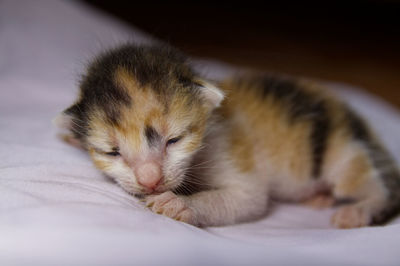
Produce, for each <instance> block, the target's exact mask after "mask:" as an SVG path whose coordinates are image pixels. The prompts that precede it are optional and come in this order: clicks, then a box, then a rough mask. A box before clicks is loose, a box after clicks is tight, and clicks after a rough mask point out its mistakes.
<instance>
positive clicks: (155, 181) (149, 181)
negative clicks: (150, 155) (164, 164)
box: [135, 163, 162, 190]
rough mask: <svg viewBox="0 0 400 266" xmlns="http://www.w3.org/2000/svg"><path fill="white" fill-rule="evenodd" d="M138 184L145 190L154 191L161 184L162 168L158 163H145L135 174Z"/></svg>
mask: <svg viewBox="0 0 400 266" xmlns="http://www.w3.org/2000/svg"><path fill="white" fill-rule="evenodd" d="M135 174H136V178H137V182H138V183H139V184H140V185H142V186H143V187H145V188H148V189H150V190H154V189H155V188H156V187H157V186H158V185H159V184H160V182H161V179H162V173H161V167H160V166H159V165H158V164H156V163H145V164H143V165H141V166H140V167H138V169H137V170H136V172H135Z"/></svg>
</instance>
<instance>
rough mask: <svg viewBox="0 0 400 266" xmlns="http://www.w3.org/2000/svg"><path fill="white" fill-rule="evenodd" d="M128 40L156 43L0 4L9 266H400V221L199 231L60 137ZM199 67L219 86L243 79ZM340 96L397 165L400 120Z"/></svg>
mask: <svg viewBox="0 0 400 266" xmlns="http://www.w3.org/2000/svg"><path fill="white" fill-rule="evenodd" d="M132 14H133V15H134V10H132ZM126 40H130V41H135V42H148V41H151V38H150V37H149V36H147V35H146V34H144V33H142V32H141V31H139V30H138V29H133V28H130V27H127V26H126V25H124V24H121V23H119V22H117V21H115V20H114V19H112V18H109V17H107V16H105V15H103V14H99V13H97V12H95V11H93V10H91V9H90V8H88V7H86V6H84V5H82V4H80V3H78V2H71V1H50V0H40V1H7V0H6V1H1V2H0V265H36V264H38V265H92V264H96V265H125V264H126V265H157V264H159V265H400V219H396V220H395V221H393V222H392V223H390V224H388V225H386V226H381V227H368V228H362V229H354V230H337V229H332V228H331V227H330V226H329V216H330V215H331V214H332V212H333V210H324V211H315V210H311V209H307V208H305V207H301V206H297V205H289V204H286V205H285V204H279V205H277V206H276V205H275V206H274V207H273V209H272V211H271V214H270V215H269V216H267V217H265V218H264V219H262V220H260V221H257V222H253V223H248V224H240V225H235V226H227V227H219V228H207V229H198V228H195V227H192V226H190V225H186V224H183V223H179V222H176V221H174V220H171V219H168V218H165V217H163V216H160V215H156V214H154V213H151V212H150V211H148V210H146V209H145V208H144V207H143V206H142V205H141V204H139V202H138V200H137V199H135V198H133V197H131V196H129V195H128V194H126V193H125V192H124V191H122V190H121V188H119V187H118V186H117V185H116V184H115V183H113V182H112V181H110V180H109V179H108V178H106V177H104V176H103V175H102V174H100V173H99V172H98V171H97V170H96V169H95V168H94V167H93V165H92V163H91V162H90V160H89V158H88V156H87V155H86V154H85V153H83V152H81V151H79V150H77V149H74V148H73V147H70V146H68V145H66V144H64V143H63V142H61V141H60V140H59V139H57V138H56V129H54V128H53V127H52V124H51V119H52V118H53V117H54V116H55V115H56V114H57V113H58V112H60V111H61V110H62V109H63V108H64V107H66V106H67V105H69V104H70V103H71V102H72V101H73V100H74V98H75V96H76V92H77V88H76V80H77V79H78V77H79V73H80V72H81V70H82V69H83V67H84V63H85V62H86V60H87V59H88V58H90V57H91V56H92V55H94V54H96V52H98V51H99V50H101V49H104V48H105V47H110V46H113V45H115V44H118V43H120V42H123V41H126ZM196 64H197V67H198V69H199V70H200V71H203V72H205V73H207V74H208V75H209V76H211V77H213V78H219V77H222V76H224V75H226V74H229V73H231V72H232V71H234V70H233V69H232V68H230V67H229V66H225V65H222V64H219V63H216V62H211V61H207V60H202V61H200V60H198V61H196ZM331 87H333V88H334V89H335V91H338V92H339V93H340V94H342V95H344V98H345V99H346V100H348V101H349V102H350V103H351V105H353V106H354V107H355V108H356V109H357V110H359V111H360V112H361V113H363V114H364V115H365V116H366V117H367V118H368V119H369V120H370V121H371V122H372V124H373V125H374V127H375V128H376V130H377V131H378V132H379V134H380V135H381V137H382V138H383V140H384V142H385V143H386V144H387V145H388V147H389V149H390V151H391V152H392V153H393V155H394V156H395V157H396V159H399V158H400V115H399V112H398V111H397V110H395V109H393V108H391V107H390V106H388V105H387V104H385V103H383V102H382V101H380V100H379V99H376V98H374V97H371V96H369V95H367V94H366V93H363V92H360V91H358V90H355V89H353V88H349V87H347V88H346V86H345V85H340V84H331Z"/></svg>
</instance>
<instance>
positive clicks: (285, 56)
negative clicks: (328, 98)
mask: <svg viewBox="0 0 400 266" xmlns="http://www.w3.org/2000/svg"><path fill="white" fill-rule="evenodd" d="M85 2H87V3H88V4H90V5H92V6H95V7H97V8H99V9H101V10H103V11H105V12H107V13H110V14H112V15H114V16H116V17H118V18H119V19H121V20H123V21H125V22H128V23H130V24H132V25H134V26H136V27H138V28H141V29H143V30H144V31H147V32H148V33H150V34H152V35H154V36H156V37H158V38H161V39H163V40H165V41H167V42H169V43H170V44H172V45H174V46H176V47H178V48H180V49H181V50H183V51H184V52H186V53H187V54H189V55H192V56H199V57H210V58H214V59H218V60H222V61H225V62H228V63H231V64H235V65H240V66H245V67H251V68H255V69H260V70H268V71H274V72H282V73H287V74H293V75H300V76H307V77H313V78H319V79H326V80H332V81H339V82H346V83H349V84H353V85H357V86H361V87H363V88H365V89H367V90H369V91H370V92H372V93H375V94H377V95H379V96H381V97H382V98H384V99H386V100H387V101H390V102H391V103H393V104H395V105H397V107H400V0H397V1H395V0H393V1H389V0H375V1H373V0H359V1H355V0H348V1H284V0H283V1H264V2H262V3H257V2H252V1H242V2H241V3H234V2H208V1H202V2H198V3H197V4H195V3H190V2H188V1H186V2H183V1H164V2H162V1H140V2H139V3H135V2H132V1H131V2H128V1H118V0H116V1H94V0H86V1H85Z"/></svg>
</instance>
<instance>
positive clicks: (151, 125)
mask: <svg viewBox="0 0 400 266" xmlns="http://www.w3.org/2000/svg"><path fill="white" fill-rule="evenodd" d="M134 70H135V69H134ZM175 70H176V69H175ZM178 70H181V72H179V71H175V72H176V73H173V71H167V72H165V73H164V74H161V75H160V74H158V81H157V82H142V81H141V80H140V77H138V76H137V75H136V76H135V74H134V73H135V71H132V69H129V68H127V67H124V66H120V65H119V66H116V67H114V68H113V71H108V72H106V74H107V78H106V79H104V76H102V77H96V75H93V73H92V75H90V73H89V75H88V76H87V78H86V80H84V81H83V82H82V84H81V90H82V91H81V96H80V99H79V100H78V102H77V103H76V104H75V105H73V106H72V107H71V108H69V109H68V110H66V111H65V114H66V115H67V116H68V117H69V118H70V120H71V123H70V130H71V132H73V133H75V134H74V136H75V138H76V139H79V141H80V142H81V143H82V144H83V146H85V148H86V149H87V150H88V151H89V154H90V156H91V158H92V159H93V161H94V163H95V165H96V166H97V167H98V168H99V169H101V170H102V171H103V172H104V173H106V174H107V175H108V176H110V177H112V178H113V179H115V180H116V181H117V182H118V183H119V184H120V185H121V186H122V187H123V188H124V189H125V190H127V191H128V192H130V193H132V194H150V193H160V192H164V191H167V190H173V189H174V188H177V187H178V186H179V185H180V184H181V183H182V181H183V180H184V176H185V172H186V170H187V168H188V167H189V166H190V162H191V160H192V157H193V155H194V154H195V153H196V152H197V151H198V150H199V149H200V148H201V147H202V140H203V137H204V134H205V132H206V123H207V119H208V117H209V115H210V113H211V111H212V109H213V108H214V107H215V106H217V105H218V104H219V102H220V101H221V100H222V97H223V95H222V93H221V92H220V91H218V90H217V89H216V88H214V87H210V86H208V84H207V83H204V82H203V81H200V80H198V79H196V81H195V78H194V76H192V75H188V73H185V72H184V71H185V70H186V69H185V68H183V69H178ZM182 70H183V73H182ZM89 71H90V69H89ZM92 71H93V69H92ZM103 74H104V73H103ZM189 74H191V73H190V72H189ZM182 75H187V76H184V82H180V79H182ZM202 83H203V84H202ZM94 87H96V88H94ZM99 88H101V89H99Z"/></svg>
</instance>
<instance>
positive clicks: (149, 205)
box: [146, 201, 154, 208]
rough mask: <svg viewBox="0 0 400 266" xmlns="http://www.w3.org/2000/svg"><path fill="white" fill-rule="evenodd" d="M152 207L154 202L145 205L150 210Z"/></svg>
mask: <svg viewBox="0 0 400 266" xmlns="http://www.w3.org/2000/svg"><path fill="white" fill-rule="evenodd" d="M153 205H154V201H153V202H150V203H148V204H147V205H146V207H147V208H151V207H153Z"/></svg>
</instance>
